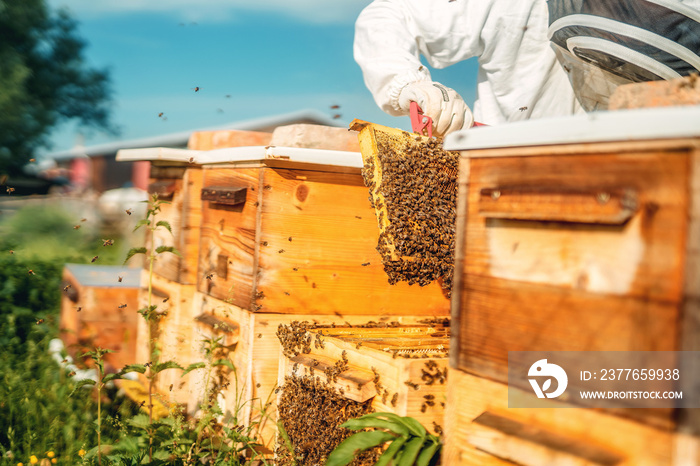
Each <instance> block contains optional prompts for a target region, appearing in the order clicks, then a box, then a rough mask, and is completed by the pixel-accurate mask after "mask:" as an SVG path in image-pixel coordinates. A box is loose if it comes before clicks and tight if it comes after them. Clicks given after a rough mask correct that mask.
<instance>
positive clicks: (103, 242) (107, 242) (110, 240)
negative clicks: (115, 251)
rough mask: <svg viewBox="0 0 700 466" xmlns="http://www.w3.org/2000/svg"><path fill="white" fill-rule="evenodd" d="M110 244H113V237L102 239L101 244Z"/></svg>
mask: <svg viewBox="0 0 700 466" xmlns="http://www.w3.org/2000/svg"><path fill="white" fill-rule="evenodd" d="M112 245H114V240H113V239H103V240H102V246H112Z"/></svg>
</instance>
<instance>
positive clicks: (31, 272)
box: [27, 269, 35, 275]
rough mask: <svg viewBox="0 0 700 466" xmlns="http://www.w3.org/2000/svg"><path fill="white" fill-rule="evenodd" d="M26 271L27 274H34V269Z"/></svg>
mask: <svg viewBox="0 0 700 466" xmlns="http://www.w3.org/2000/svg"><path fill="white" fill-rule="evenodd" d="M27 273H28V274H29V275H35V274H34V271H33V270H32V269H29V270H27Z"/></svg>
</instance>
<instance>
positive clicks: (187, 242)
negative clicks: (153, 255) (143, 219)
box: [146, 167, 203, 285]
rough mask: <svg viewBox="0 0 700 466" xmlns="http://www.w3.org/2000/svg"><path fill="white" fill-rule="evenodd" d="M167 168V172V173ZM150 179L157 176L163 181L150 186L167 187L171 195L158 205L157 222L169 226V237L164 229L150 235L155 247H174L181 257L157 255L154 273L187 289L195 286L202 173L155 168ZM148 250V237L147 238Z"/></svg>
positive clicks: (195, 170) (192, 168)
mask: <svg viewBox="0 0 700 466" xmlns="http://www.w3.org/2000/svg"><path fill="white" fill-rule="evenodd" d="M168 168H169V169H170V170H169V171H168ZM154 170H156V171H155V173H154V171H153V170H152V173H151V176H155V175H160V176H163V178H153V179H152V182H153V183H167V185H168V191H171V192H172V194H171V196H169V197H168V198H166V199H165V200H166V201H167V203H163V204H161V210H160V212H159V213H158V215H157V216H156V221H160V220H164V221H166V222H168V223H169V224H170V227H171V230H172V233H171V232H169V231H168V230H166V229H164V228H160V229H158V230H156V231H155V232H154V234H153V238H154V241H155V245H156V247H158V246H173V247H175V248H176V249H177V250H178V251H179V252H180V255H176V254H172V253H163V254H160V255H159V256H158V257H157V259H156V262H155V264H154V267H153V270H154V272H155V273H157V274H158V275H160V276H162V277H164V278H167V279H169V280H172V281H176V282H180V283H183V284H187V285H193V284H195V283H196V282H197V257H198V255H199V233H200V230H199V226H200V223H201V215H202V201H201V199H200V195H201V189H202V178H203V176H202V170H201V169H200V168H198V167H191V168H187V169H184V170H182V169H179V168H177V167H160V168H158V169H156V168H155V167H154ZM176 175H181V178H165V176H176ZM146 242H147V244H146V246H147V247H149V245H150V242H151V235H150V234H148V235H147V238H146Z"/></svg>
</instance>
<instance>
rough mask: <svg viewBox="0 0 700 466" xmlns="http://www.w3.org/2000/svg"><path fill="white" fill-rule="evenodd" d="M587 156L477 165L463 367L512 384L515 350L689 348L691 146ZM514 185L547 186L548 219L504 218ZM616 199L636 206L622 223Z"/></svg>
mask: <svg viewBox="0 0 700 466" xmlns="http://www.w3.org/2000/svg"><path fill="white" fill-rule="evenodd" d="M550 150H551V151H554V149H550ZM581 152H582V154H581V155H568V156H566V157H554V156H542V157H536V156H531V157H491V158H471V159H470V160H469V161H468V163H469V170H470V180H469V195H468V206H464V205H462V207H461V208H465V207H466V210H467V212H466V219H467V220H466V224H464V223H463V224H462V225H463V227H464V228H465V231H463V232H461V234H460V235H461V236H460V239H459V241H460V244H461V251H463V252H462V254H463V255H462V258H461V259H460V258H458V261H459V267H460V270H461V276H460V288H459V295H460V297H459V298H458V299H457V301H455V304H456V305H457V306H458V309H460V312H457V313H456V314H457V315H456V317H457V320H456V321H455V325H456V328H457V333H458V337H457V342H458V343H457V344H458V348H459V350H458V353H457V354H456V355H455V356H454V357H455V358H456V359H455V363H456V366H455V367H459V368H462V369H465V370H470V371H476V372H477V373H481V374H483V375H485V376H488V377H492V378H495V379H497V380H502V381H505V375H506V361H507V352H508V351H527V350H541V349H543V348H546V349H547V350H550V351H557V350H560V351H562V350H571V351H574V350H599V351H600V350H618V351H622V350H660V351H663V350H667V351H668V350H675V349H679V341H678V331H677V329H678V325H679V305H680V302H681V299H682V295H683V283H684V281H683V268H684V263H685V262H684V261H685V260H684V258H685V247H686V246H685V245H686V234H687V228H688V216H687V212H688V196H687V190H688V188H687V169H688V164H689V159H688V156H687V152H685V153H684V152H676V151H674V152H671V153H670V154H665V153H663V151H657V150H654V151H651V152H647V153H631V154H630V153H624V151H622V152H623V153H616V152H611V153H608V154H585V148H581ZM465 163H466V162H465ZM462 182H464V180H462ZM508 190H511V191H510V192H520V193H523V192H537V193H538V194H537V198H538V202H536V203H532V202H529V201H528V199H526V198H527V196H525V197H522V196H521V197H520V200H521V201H523V202H525V203H526V204H528V208H527V209H522V210H525V211H527V210H529V211H530V214H533V212H534V213H535V214H536V216H535V217H533V218H536V217H539V218H540V221H536V220H534V219H527V220H521V219H505V218H495V217H494V216H493V215H492V212H493V211H494V209H495V207H494V206H493V205H494V204H497V203H499V202H501V201H504V202H509V201H511V202H513V201H517V200H518V196H508V195H507V194H502V195H501V196H499V195H493V193H494V192H499V191H500V192H502V193H503V192H505V193H507V192H509V191H508ZM630 192H633V193H634V197H633V198H632V197H629V195H628V194H625V193H630ZM484 193H486V194H488V196H485V194H484ZM552 193H565V194H562V195H552V196H550V197H549V198H548V197H547V194H552ZM566 193H573V194H566ZM584 193H587V195H586V196H587V197H590V198H591V199H592V200H591V199H588V198H586V196H584ZM615 193H621V194H617V195H616V194H615ZM625 196H628V197H626V198H625ZM485 197H486V199H485ZM584 198H585V201H584ZM625 199H626V200H625ZM631 199H634V201H632V200H631ZM594 203H600V204H601V207H600V208H598V207H595V204H594ZM608 203H616V206H613V207H614V208H615V209H618V211H619V212H622V211H624V210H627V211H628V213H631V212H634V214H633V215H632V216H631V218H629V219H628V220H624V219H622V221H621V222H619V219H618V220H616V222H618V223H619V224H615V223H614V222H613V223H612V224H611V223H610V218H611V213H613V215H612V216H613V217H615V216H616V214H615V213H614V212H615V210H614V209H613V210H610V209H608V208H607V207H606V204H608ZM521 207H522V203H520V204H519V203H518V202H513V203H512V205H509V206H506V207H502V208H499V210H500V211H503V212H517V211H518V210H519V209H520V208H521ZM533 209H534V210H533ZM461 215H464V213H461ZM515 215H518V214H517V213H516V214H515ZM562 216H564V217H566V218H567V220H568V221H561V219H562ZM555 219H559V221H552V220H555Z"/></svg>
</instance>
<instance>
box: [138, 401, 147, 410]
mask: <svg viewBox="0 0 700 466" xmlns="http://www.w3.org/2000/svg"><path fill="white" fill-rule="evenodd" d="M145 404H146V400H143V401H142V402H141V403H139V409H141V408H143V405H145Z"/></svg>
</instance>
